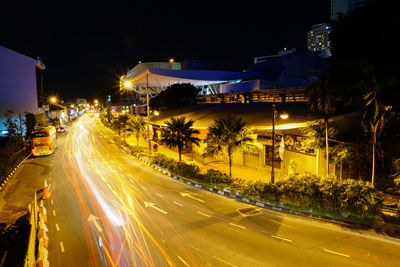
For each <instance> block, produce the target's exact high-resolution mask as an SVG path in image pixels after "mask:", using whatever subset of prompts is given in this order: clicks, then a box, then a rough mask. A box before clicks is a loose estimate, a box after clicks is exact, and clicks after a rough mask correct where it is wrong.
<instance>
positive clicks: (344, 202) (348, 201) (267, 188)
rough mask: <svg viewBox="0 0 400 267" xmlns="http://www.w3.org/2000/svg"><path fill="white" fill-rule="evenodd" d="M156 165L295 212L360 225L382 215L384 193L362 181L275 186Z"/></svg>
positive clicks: (307, 180) (316, 179) (296, 178)
mask: <svg viewBox="0 0 400 267" xmlns="http://www.w3.org/2000/svg"><path fill="white" fill-rule="evenodd" d="M153 163H154V164H157V165H159V166H160V167H163V168H166V169H168V170H169V171H171V172H172V173H174V174H176V175H180V176H183V177H185V178H189V179H194V180H197V181H198V182H199V183H205V184H208V185H211V186H223V187H228V188H231V189H232V190H234V191H239V192H240V193H241V195H242V196H245V197H248V198H251V199H254V200H259V201H264V202H267V203H270V204H274V205H279V206H284V207H286V208H289V209H291V210H296V211H309V210H310V209H311V210H312V212H313V214H319V215H321V214H322V215H328V216H329V217H334V218H337V219H341V220H347V221H357V222H365V221H374V220H375V219H377V218H379V217H380V215H381V210H380V208H381V204H382V195H381V193H379V192H377V191H376V190H375V188H374V187H373V186H372V185H371V184H370V183H369V182H364V181H361V180H350V179H343V180H341V179H338V178H336V177H331V176H330V177H320V176H316V175H313V174H300V175H292V176H289V177H287V179H284V180H282V181H278V182H277V183H275V184H271V183H265V182H261V181H259V182H246V181H244V180H240V179H232V178H230V177H229V176H228V175H226V174H224V173H222V172H220V171H218V170H214V169H209V170H207V173H206V174H201V173H200V168H199V167H198V166H196V165H194V164H186V163H183V162H177V161H175V160H173V159H170V158H167V157H165V156H161V155H157V156H156V157H154V158H153Z"/></svg>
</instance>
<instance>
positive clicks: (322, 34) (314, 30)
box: [307, 23, 332, 58]
mask: <svg viewBox="0 0 400 267" xmlns="http://www.w3.org/2000/svg"><path fill="white" fill-rule="evenodd" d="M331 29H332V28H331V26H330V25H329V24H327V23H321V24H316V25H314V26H312V27H311V29H310V30H309V31H308V32H307V49H308V50H309V51H311V52H313V53H316V54H318V55H319V56H321V57H322V58H326V57H329V56H330V49H331V41H330V38H329V34H330V32H331Z"/></svg>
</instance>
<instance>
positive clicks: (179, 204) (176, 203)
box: [174, 201, 183, 207]
mask: <svg viewBox="0 0 400 267" xmlns="http://www.w3.org/2000/svg"><path fill="white" fill-rule="evenodd" d="M174 204H175V205H178V206H181V207H183V205H182V204H181V203H178V202H176V201H174Z"/></svg>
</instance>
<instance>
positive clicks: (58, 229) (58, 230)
mask: <svg viewBox="0 0 400 267" xmlns="http://www.w3.org/2000/svg"><path fill="white" fill-rule="evenodd" d="M56 229H57V232H60V227H58V223H56Z"/></svg>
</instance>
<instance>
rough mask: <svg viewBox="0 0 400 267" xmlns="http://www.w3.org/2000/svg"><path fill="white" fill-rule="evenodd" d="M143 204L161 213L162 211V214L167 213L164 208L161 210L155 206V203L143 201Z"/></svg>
mask: <svg viewBox="0 0 400 267" xmlns="http://www.w3.org/2000/svg"><path fill="white" fill-rule="evenodd" d="M144 206H145V207H146V208H147V207H150V208H152V209H155V210H156V211H158V212H161V213H163V214H168V212H166V211H164V210H162V209H160V208H159V207H156V204H155V203H151V202H146V201H145V202H144Z"/></svg>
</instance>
